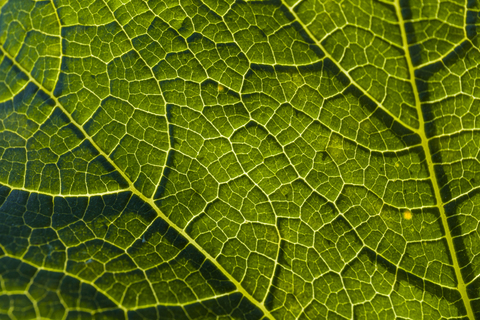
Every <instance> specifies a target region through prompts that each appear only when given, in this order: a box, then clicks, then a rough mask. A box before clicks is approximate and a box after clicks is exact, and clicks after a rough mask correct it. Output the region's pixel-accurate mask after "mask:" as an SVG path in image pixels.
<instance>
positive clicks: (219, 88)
mask: <svg viewBox="0 0 480 320" xmlns="http://www.w3.org/2000/svg"><path fill="white" fill-rule="evenodd" d="M223 89H224V87H223V86H222V85H221V84H219V85H218V92H222V91H223Z"/></svg>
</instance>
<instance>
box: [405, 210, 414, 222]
mask: <svg viewBox="0 0 480 320" xmlns="http://www.w3.org/2000/svg"><path fill="white" fill-rule="evenodd" d="M412 216H413V214H412V211H410V210H405V211H403V218H404V219H405V220H411V219H412Z"/></svg>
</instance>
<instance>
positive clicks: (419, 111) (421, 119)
mask: <svg viewBox="0 0 480 320" xmlns="http://www.w3.org/2000/svg"><path fill="white" fill-rule="evenodd" d="M393 5H394V7H395V12H396V14H397V19H398V23H399V26H400V32H401V35H402V42H403V50H404V51H405V59H406V60H407V65H408V70H409V73H410V83H411V86H412V88H413V93H414V96H415V108H416V110H417V114H418V121H419V130H418V131H417V133H418V135H419V136H420V138H421V139H422V145H423V149H424V151H425V158H426V160H427V167H428V171H429V174H430V179H431V180H432V185H433V190H434V193H435V199H436V206H437V208H438V210H439V211H440V217H441V219H442V224H443V227H444V229H445V239H446V240H447V245H448V250H449V252H450V256H451V257H452V263H453V269H454V270H455V275H456V277H457V281H458V284H457V290H458V291H459V292H460V294H461V296H462V300H463V303H464V305H465V308H466V310H467V316H468V318H469V319H470V320H474V319H475V317H474V314H473V309H472V306H471V304H470V299H469V298H468V294H467V287H466V284H465V282H464V281H463V277H462V274H461V272H460V265H459V263H458V259H457V255H456V253H455V252H456V251H455V247H454V245H453V239H452V236H451V230H450V226H449V225H448V220H447V215H446V213H445V206H444V203H443V201H442V197H441V194H440V187H439V183H438V180H437V176H436V175H435V168H434V165H433V160H432V154H431V152H430V148H429V146H428V138H427V135H426V133H425V119H424V117H423V112H422V105H421V102H420V96H419V94H418V88H417V86H416V83H415V69H414V67H413V63H412V58H411V56H410V50H409V48H408V41H407V33H406V30H405V21H404V20H403V16H402V11H401V8H400V0H395V2H394V4H393Z"/></svg>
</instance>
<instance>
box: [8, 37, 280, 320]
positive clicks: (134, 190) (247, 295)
mask: <svg viewBox="0 0 480 320" xmlns="http://www.w3.org/2000/svg"><path fill="white" fill-rule="evenodd" d="M0 50H1V51H2V53H3V54H4V55H5V57H7V58H8V59H10V60H11V61H12V63H13V64H14V65H15V66H17V68H19V69H20V71H21V72H23V73H24V74H25V75H27V76H28V78H29V80H30V81H31V82H33V83H34V84H35V85H36V86H37V87H39V88H40V89H42V90H43V91H44V92H46V93H47V94H48V95H49V96H50V98H51V99H52V100H53V101H55V104H56V106H57V107H58V108H59V109H60V110H62V112H63V113H64V114H65V115H66V116H67V117H68V119H69V120H70V122H71V123H73V124H74V125H75V126H76V127H77V128H78V129H79V130H80V131H81V132H82V134H83V135H84V136H85V139H87V140H88V141H89V142H90V143H91V144H92V145H93V146H94V147H95V149H96V150H97V151H98V152H99V153H100V155H102V156H103V157H104V158H105V159H106V160H107V161H108V162H109V163H110V164H111V165H112V166H113V167H114V168H115V170H116V171H117V172H118V173H119V174H120V175H121V176H122V178H124V179H125V181H127V183H128V186H129V187H128V190H130V191H131V192H132V193H134V194H135V195H137V196H138V197H139V198H140V199H142V200H143V201H144V202H146V203H148V204H149V205H150V206H151V207H152V208H153V209H154V210H155V211H156V212H157V215H158V216H159V217H160V218H162V219H163V220H164V221H166V222H167V223H168V224H169V226H170V227H172V228H174V229H175V230H176V231H177V232H178V233H179V234H181V235H182V236H183V237H185V238H186V239H187V241H188V242H189V243H191V244H192V245H193V246H194V247H195V248H196V249H197V250H198V251H200V252H201V253H202V254H203V255H204V256H205V257H206V259H208V260H210V261H211V262H212V263H213V264H214V265H215V266H216V267H217V268H218V269H219V270H220V271H221V272H222V273H223V275H224V276H225V277H227V278H228V280H229V281H231V282H232V283H233V284H235V286H236V287H237V292H240V293H242V294H243V296H244V297H245V298H247V299H248V300H250V302H251V303H252V304H254V305H255V306H256V307H257V308H259V309H260V310H262V312H263V314H264V316H265V317H267V318H269V319H272V320H273V319H274V317H273V316H272V315H271V313H270V311H268V310H267V308H266V307H265V305H263V304H262V303H260V302H259V301H258V300H256V299H255V298H254V297H253V296H252V295H251V294H250V293H248V292H247V291H246V290H245V289H244V288H243V286H242V285H241V284H240V283H239V282H238V281H237V280H236V279H235V278H233V276H232V275H231V274H230V273H228V272H227V271H226V270H225V269H224V268H223V266H222V265H221V264H219V263H218V262H217V260H216V259H215V258H213V257H212V256H211V255H210V254H209V253H208V252H207V251H205V250H204V249H203V247H201V246H200V245H199V244H198V243H197V242H196V241H195V240H194V239H192V238H191V237H190V235H188V233H186V232H185V231H184V230H183V229H181V228H180V227H178V226H177V225H176V224H175V223H173V222H172V221H171V220H170V219H169V218H168V217H167V216H166V215H165V214H164V213H163V212H162V211H161V210H160V208H159V207H158V206H157V205H156V204H155V201H153V199H152V198H147V197H146V196H145V195H144V194H143V193H141V192H140V191H139V190H138V189H137V188H136V187H135V186H134V184H133V182H132V181H131V180H130V179H129V178H128V177H127V175H126V174H125V173H124V172H123V170H121V169H120V168H119V167H118V166H117V164H116V163H115V162H114V161H113V160H112V159H111V158H110V157H109V156H108V155H107V154H106V153H105V152H104V151H103V150H102V149H101V148H100V147H99V146H98V145H97V144H96V143H95V141H94V140H93V138H92V137H91V136H90V135H89V134H87V132H86V131H85V129H83V126H82V125H80V124H79V123H78V122H77V121H76V120H75V119H74V118H73V117H72V115H71V114H70V113H69V112H68V111H67V110H66V109H65V108H64V107H63V105H62V104H61V103H60V102H59V101H58V99H57V98H56V97H55V96H54V95H53V93H52V92H51V91H50V90H48V89H46V88H45V87H44V86H43V85H42V84H41V83H39V82H38V81H37V80H36V79H35V78H34V77H33V76H32V75H31V74H30V72H28V71H27V70H26V69H24V68H23V66H21V65H20V64H19V63H18V62H17V61H16V60H15V59H14V58H13V57H12V56H11V55H10V54H9V53H8V52H7V51H6V50H4V48H3V46H1V45H0ZM232 293H233V292H232Z"/></svg>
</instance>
